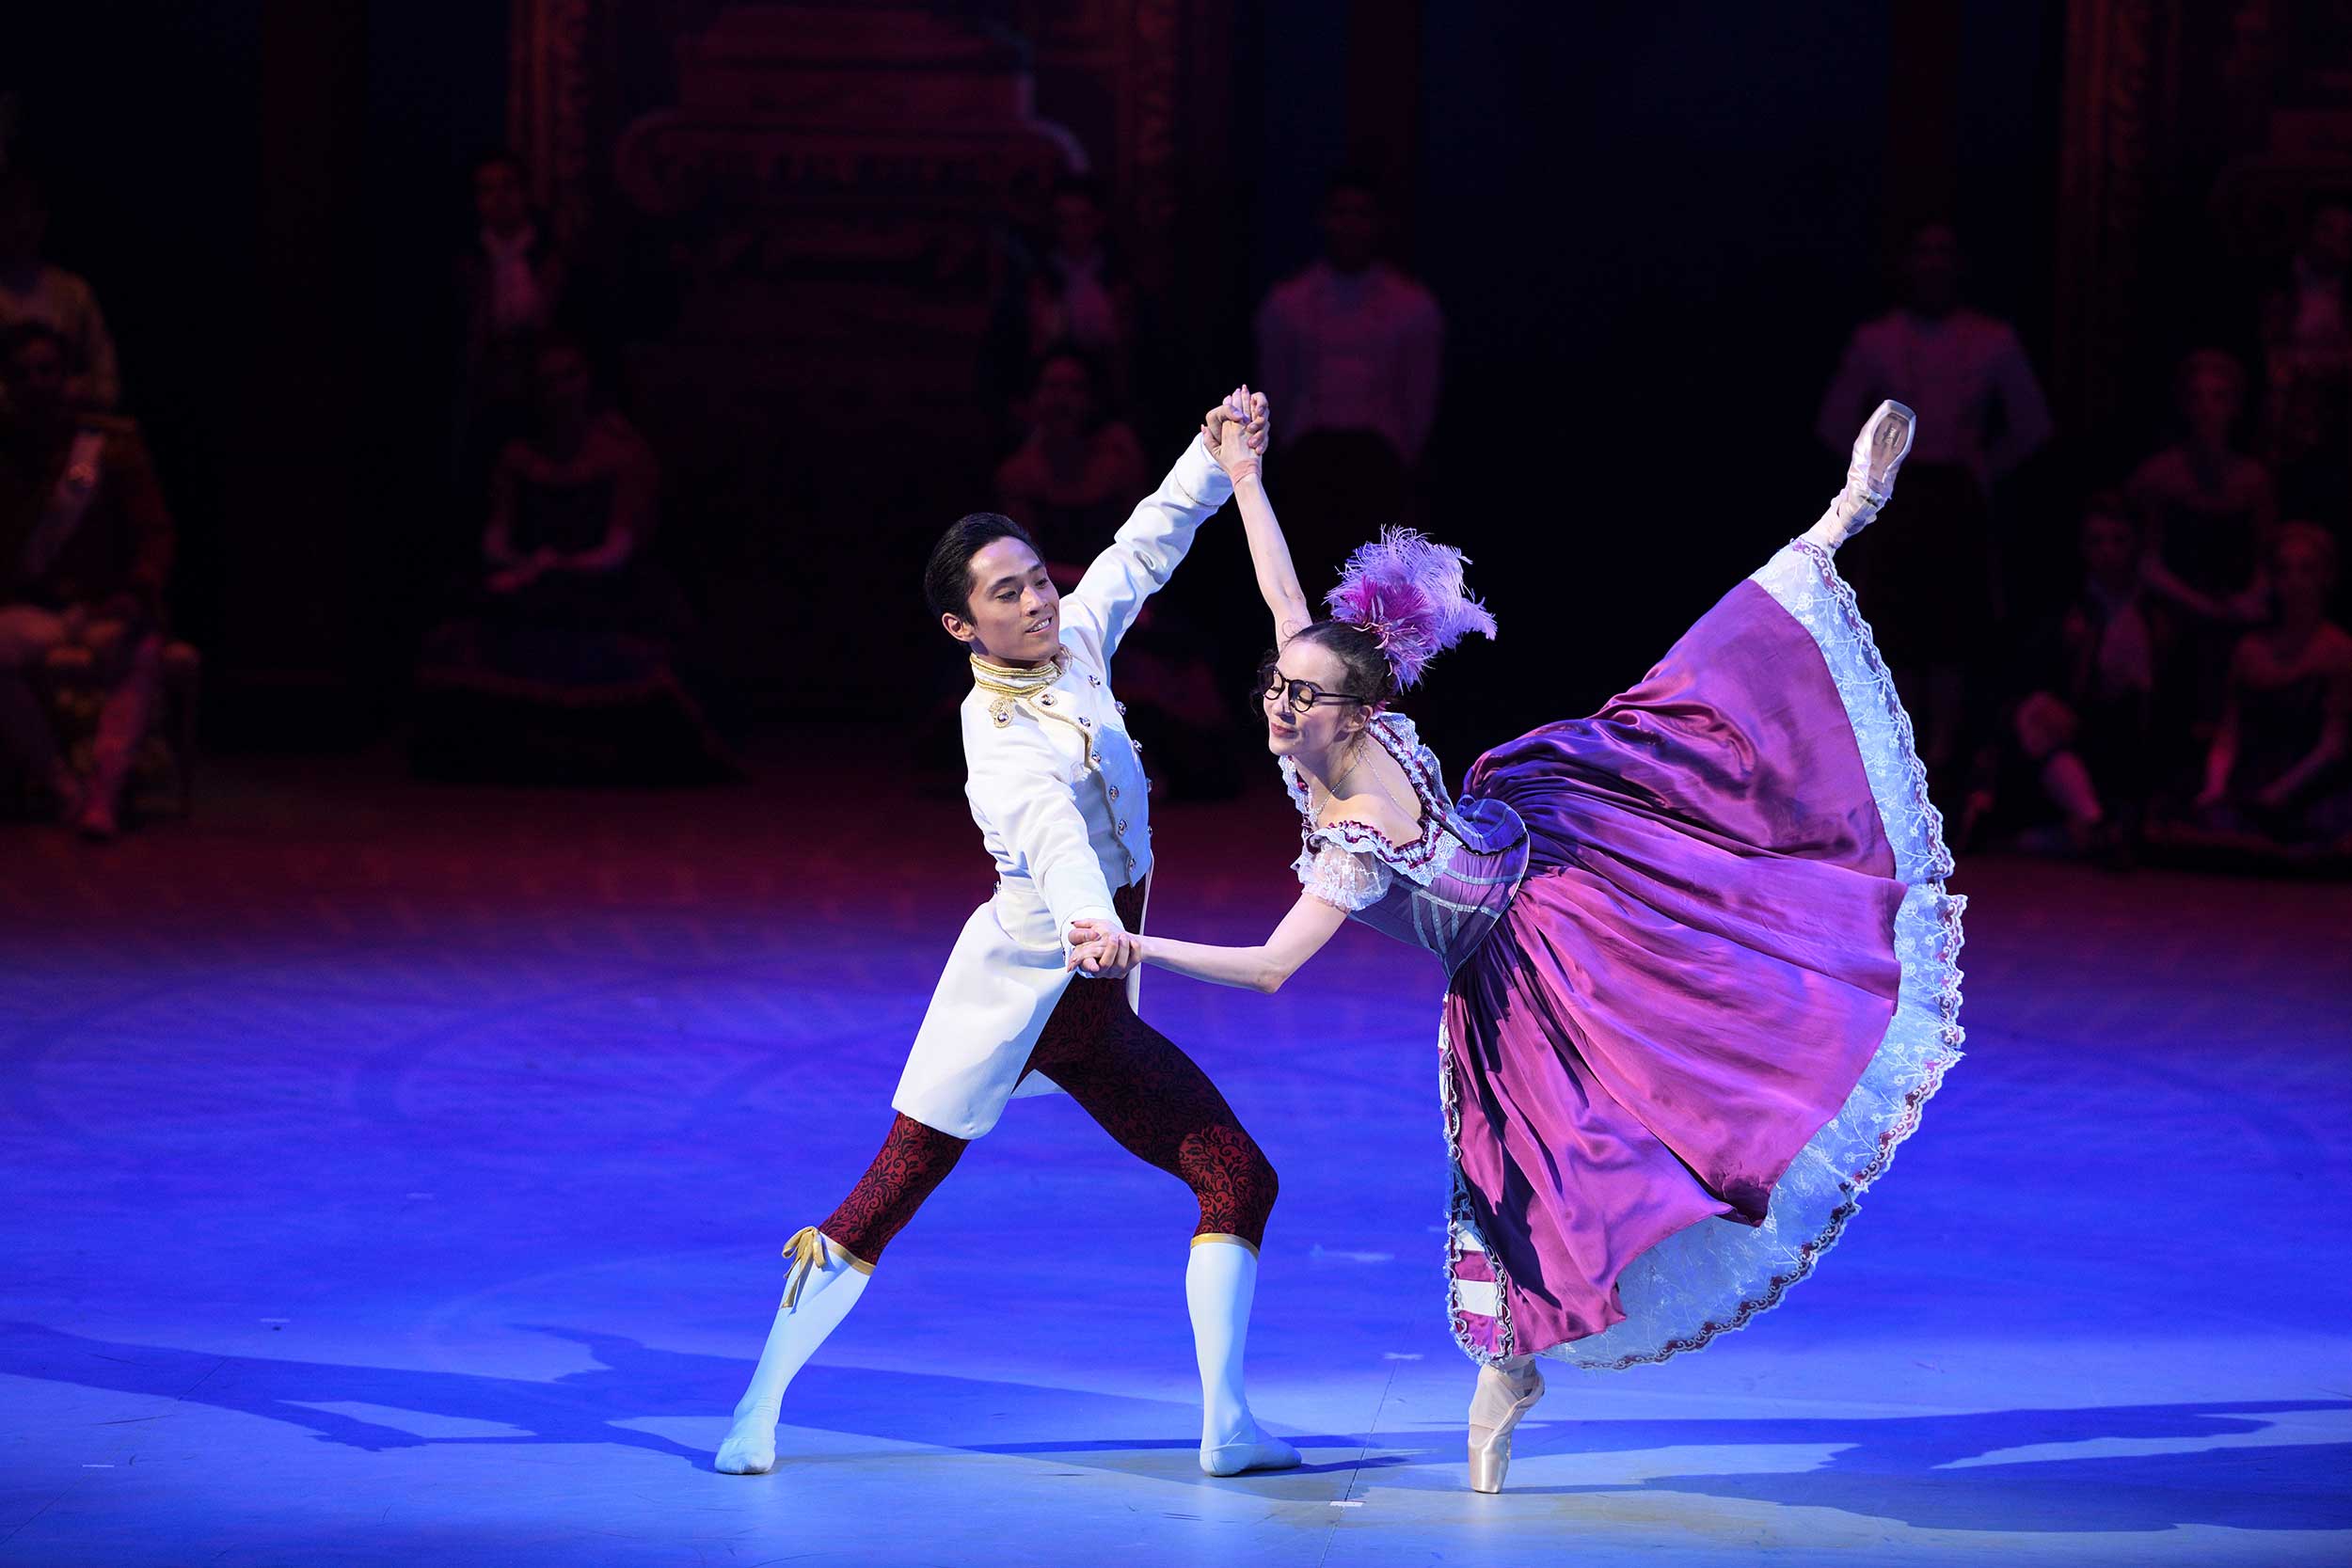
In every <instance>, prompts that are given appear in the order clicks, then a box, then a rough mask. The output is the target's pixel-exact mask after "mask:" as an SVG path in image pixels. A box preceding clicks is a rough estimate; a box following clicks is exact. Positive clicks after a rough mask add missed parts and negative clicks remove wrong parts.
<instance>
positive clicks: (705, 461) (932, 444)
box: [510, 0, 1232, 702]
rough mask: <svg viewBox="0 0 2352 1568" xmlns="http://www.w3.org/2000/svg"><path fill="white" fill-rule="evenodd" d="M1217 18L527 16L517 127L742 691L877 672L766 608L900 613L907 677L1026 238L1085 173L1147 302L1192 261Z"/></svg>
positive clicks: (544, 9) (965, 495) (986, 466)
mask: <svg viewBox="0 0 2352 1568" xmlns="http://www.w3.org/2000/svg"><path fill="white" fill-rule="evenodd" d="M1226 21H1227V17H1226V8H1225V7H1224V5H1222V4H1221V3H1220V4H1208V5H1192V6H1184V7H1180V6H1177V5H1175V4H1173V3H1172V0H1079V3H1070V4H1060V5H1048V4H1006V5H998V6H993V7H985V8H981V7H971V8H957V7H946V6H924V5H903V4H886V3H851V4H831V5H827V4H798V5H749V4H723V3H717V0H631V3H628V4H624V3H623V0H515V10H514V24H513V34H512V37H513V46H512V60H511V78H510V81H511V98H510V121H511V123H510V133H511V135H512V137H513V140H514V143H515V145H516V148H517V150H520V151H521V152H522V153H523V154H524V156H525V157H526V159H527V160H528V161H529V163H530V165H531V166H532V170H533V176H534V179H535V180H536V182H537V183H538V185H539V194H540V197H541V198H542V200H543V202H544V203H545V205H546V207H547V208H548V211H549V213H550V214H552V215H553V217H554V219H555V222H556V226H557V228H558V229H559V230H560V231H562V232H563V233H564V235H565V236H566V237H567V239H568V240H569V242H570V243H571V244H572V245H574V246H575V247H576V248H577V249H578V251H579V252H580V255H581V257H582V258H583V261H584V262H585V270H586V271H588V272H589V273H591V274H593V275H594V276H596V277H600V278H602V279H604V280H605V281H604V292H605V295H606V306H607V309H606V316H607V319H608V321H609V322H610V323H611V325H612V337H613V338H614V339H616V340H617V341H619V342H621V343H622V345H623V352H622V355H621V357H622V360H623V363H624V366H625V372H626V380H627V383H628V387H627V391H628V401H629V403H630V405H631V407H632V408H633V409H634V410H635V411H636V412H637V414H638V415H639V417H640V418H641V419H642V420H643V421H644V423H645V424H646V426H647V429H648V434H649V435H650V436H652V437H653V438H654V440H655V443H656V445H657V447H658V448H659V449H660V451H661V454H662V456H663V459H664V463H665V467H666V468H667V469H668V471H669V478H670V483H669V485H668V495H669V497H670V502H669V504H668V505H667V506H665V521H664V526H665V528H670V529H673V530H678V529H685V530H689V531H691V538H688V539H679V538H677V537H676V536H675V534H674V536H673V539H672V547H673V551H674V553H681V552H682V553H685V554H687V555H689V556H691V557H692V558H693V559H695V560H696V561H698V562H700V564H701V566H702V568H703V571H702V574H701V575H702V576H703V577H704V578H706V581H707V592H708V593H709V594H710V595H711V597H712V601H713V602H712V607H711V608H712V615H711V619H712V621H713V623H714V626H715V628H716V630H717V632H718V634H719V638H720V641H721V642H722V644H723V648H722V657H723V661H724V662H725V663H726V664H727V665H728V666H730V667H731V668H732V669H733V670H734V671H735V672H736V673H739V674H744V675H752V676H757V677H763V678H768V679H771V680H777V681H781V682H783V683H784V684H785V685H786V686H787V692H786V695H787V699H791V700H801V699H806V700H810V701H816V700H821V699H826V698H839V699H841V700H843V701H844V702H854V701H858V700H861V698H862V697H863V696H865V695H868V694H870V692H872V691H879V690H881V689H884V688H885V687H886V686H888V685H889V684H890V682H891V679H892V678H894V677H895V674H896V672H895V670H893V669H892V664H893V660H892V659H891V658H890V657H883V658H882V659H881V660H880V662H879V664H878V665H876V666H875V667H874V668H871V669H867V668H863V667H861V668H850V669H841V668H834V669H828V670H824V671H822V672H817V673H811V672H809V671H807V670H805V669H803V668H802V667H801V666H802V664H803V661H800V660H795V659H789V658H779V657H777V656H776V651H775V649H774V641H775V636H776V628H777V618H776V607H777V606H778V605H779V604H782V605H789V606H792V607H793V608H794V611H795V612H796V613H798V612H800V611H801V610H803V609H805V610H806V611H807V612H808V613H811V614H813V615H815V616H816V617H817V618H818V623H819V625H820V626H821V627H824V628H826V629H845V628H847V627H849V626H851V625H852V624H853V623H852V622H851V621H850V616H851V615H852V614H853V613H854V614H856V615H861V616H870V615H871V614H872V613H873V604H874V603H875V602H879V603H881V604H882V605H885V606H886V607H887V611H888V613H889V615H890V617H891V619H890V621H889V623H888V624H889V626H890V627H891V632H892V636H891V638H890V641H891V642H892V643H893V644H894V646H895V647H896V648H897V650H898V662H899V663H903V662H904V659H905V657H906V656H905V652H904V650H905V644H906V643H907V642H908V641H910V639H909V638H906V637H900V636H898V632H899V631H900V630H901V629H902V628H901V627H900V626H899V624H898V619H897V617H898V615H899V614H901V613H903V614H904V615H905V616H906V617H907V624H906V626H904V628H903V629H904V630H905V631H907V632H910V633H912V632H914V631H916V630H919V627H917V626H915V624H914V623H915V621H916V620H917V619H918V615H917V612H916V610H915V609H914V607H915V605H916V602H917V601H916V596H915V594H914V592H913V588H912V584H913V581H914V576H915V571H916V567H917V563H918V562H919V552H920V550H921V548H922V547H923V546H924V545H926V544H927V543H928V541H929V540H930V537H931V536H933V535H935V534H936V532H937V531H938V530H939V529H940V528H941V527H942V526H944V525H945V523H946V521H948V520H950V519H952V518H953V517H954V516H955V515H958V514H959V513H961V512H962V511H966V510H971V509H973V508H975V507H980V506H985V505H987V504H988V503H989V496H990V491H989V487H988V480H989V475H990V473H991V471H992V467H993V461H994V459H995V458H996V457H997V456H998V455H999V453H998V452H996V451H994V450H993V443H994V441H995V440H996V439H997V437H998V436H999V435H1000V430H999V427H996V426H993V425H992V423H991V421H990V420H989V418H988V417H987V415H986V413H985V411H984V410H983V409H982V408H981V407H980V406H979V404H978V403H977V399H976V396H975V388H976V386H977V381H978V376H977V366H978V360H979V356H980V353H981V350H982V344H983V338H984V334H985V332H986V329H987V326H988V324H989V320H990V312H991V306H992V302H993V300H994V299H995V298H996V297H997V294H998V292H999V290H1000V289H1001V288H1002V287H1003V283H1004V274H1005V266H1006V259H1007V257H1008V255H1009V246H1008V241H1009V238H1010V237H1011V236H1014V235H1018V234H1021V233H1023V232H1025V231H1033V230H1035V228H1036V227H1037V226H1038V225H1039V223H1040V221H1041V218H1042V217H1043V215H1044V209H1045V204H1046V203H1045V198H1046V195H1047V193H1048V191H1049V190H1050V188H1051V186H1052V183H1053V182H1054V181H1055V180H1056V179H1057V178H1058V177H1059V176H1061V175H1063V174H1065V173H1070V172H1091V173H1093V174H1095V175H1096V176H1098V177H1099V178H1100V179H1101V180H1102V182H1103V183H1104V186H1105V187H1106V188H1107V191H1108V193H1109V195H1110V198H1111V201H1112V207H1113V213H1112V218H1113V230H1114V232H1115V235H1116V237H1117V239H1118V241H1119V243H1120V245H1121V247H1122V249H1123V250H1124V252H1125V254H1126V255H1127V257H1128V258H1129V260H1130V262H1131V265H1132V270H1133V273H1134V275H1135V279H1136V285H1137V287H1138V289H1139V290H1141V291H1143V292H1144V293H1147V294H1149V293H1154V292H1164V291H1166V290H1167V289H1168V286H1169V283H1170V281H1171V280H1172V279H1173V278H1175V277H1186V276H1195V275H1196V274H1195V273H1194V271H1193V270H1192V269H1194V268H1195V266H1196V264H1197V263H1198V262H1200V260H1201V259H1200V256H1199V254H1198V251H1199V249H1200V246H1201V245H1203V244H1204V243H1205V242H1204V241H1203V240H1202V239H1200V238H1199V237H1197V236H1200V234H1201V233H1202V231H1203V230H1215V229H1216V227H1217V226H1216V225H1212V224H1207V223H1204V222H1202V221H1200V220H1201V219H1202V218H1203V217H1204V216H1206V215H1209V214H1203V213H1201V212H1200V211H1198V208H1199V207H1200V202H1199V201H1198V200H1197V199H1196V198H1195V195H1194V192H1195V191H1196V190H1197V189H1199V188H1200V187H1201V186H1202V184H1203V183H1204V182H1202V181H1201V180H1200V179H1199V178H1198V171H1201V170H1207V169H1214V168H1215V167H1216V165H1217V161H1218V160H1219V158H1220V157H1221V155H1222V152H1223V150H1224V137H1225V135H1226V129H1227V124H1228V121H1229V119H1230V114H1231V111H1230V107H1229V104H1230V93H1229V91H1228V88H1227V86H1226V84H1227V79H1228V76H1229V74H1230V61H1231V59H1232V48H1231V46H1230V42H1229V40H1227V38H1226V36H1225V24H1226ZM1211 237H1212V238H1213V237H1214V236H1213V235H1212V236H1211ZM1220 276H1221V274H1220ZM1216 303H1221V302H1216ZM818 580H821V581H822V582H823V584H824V587H823V589H822V591H821V593H818V594H816V595H814V597H815V598H817V599H818V600H821V601H822V602H821V603H816V604H811V603H810V598H811V594H810V584H811V583H812V582H813V581H818ZM852 605H854V606H856V607H857V608H856V609H855V610H850V609H849V608H847V607H850V606H852ZM926 651H932V650H926Z"/></svg>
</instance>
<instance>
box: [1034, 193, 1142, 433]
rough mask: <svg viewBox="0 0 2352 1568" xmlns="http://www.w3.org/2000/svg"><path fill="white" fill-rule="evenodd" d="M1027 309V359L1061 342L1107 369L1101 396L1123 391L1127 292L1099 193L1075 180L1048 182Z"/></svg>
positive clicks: (1129, 309)
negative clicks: (1049, 219)
mask: <svg viewBox="0 0 2352 1568" xmlns="http://www.w3.org/2000/svg"><path fill="white" fill-rule="evenodd" d="M1027 304H1028V329H1029V354H1030V356H1031V357H1032V358H1036V357H1039V356H1042V355H1044V354H1045V353H1047V352H1048V351H1049V350H1051V349H1052V348H1053V346H1054V345H1055V344H1057V343H1062V344H1068V345H1070V346H1072V347H1074V348H1077V349H1080V350H1082V351H1084V352H1086V353H1088V354H1091V355H1094V356H1096V357H1097V358H1098V359H1100V360H1101V361H1102V362H1104V363H1105V364H1107V365H1108V366H1109V367H1110V368H1111V372H1112V375H1111V384H1110V386H1109V388H1106V389H1107V390H1116V389H1118V388H1120V387H1121V386H1123V385H1124V372H1125V368H1126V355H1127V346H1128V340H1129V335H1130V331H1131V325H1132V321H1131V318H1132V316H1133V313H1134V309H1135V289H1134V285H1133V284H1132V283H1130V282H1129V281H1128V278H1127V274H1126V268H1125V267H1124V266H1122V265H1121V264H1120V260H1119V257H1118V254H1117V252H1116V251H1114V250H1113V249H1112V248H1111V245H1110V243H1109V235H1108V224H1107V222H1106V221H1105V214H1104V211H1103V193H1102V189H1101V187H1100V186H1098V185H1097V184H1096V183H1095V182H1093V181H1091V180H1089V179H1088V178H1086V177H1085V176H1083V175H1067V176H1064V177H1063V178H1062V179H1061V180H1059V181H1057V182H1056V183H1055V186H1054V202H1053V227H1052V229H1051V230H1050V232H1049V233H1048V235H1047V238H1046V244H1045V246H1044V250H1043V253H1042V254H1041V256H1040V257H1039V258H1038V267H1037V270H1036V271H1035V272H1033V273H1031V274H1030V275H1029V279H1028V289H1027Z"/></svg>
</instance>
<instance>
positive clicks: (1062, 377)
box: [1031, 356, 1094, 435]
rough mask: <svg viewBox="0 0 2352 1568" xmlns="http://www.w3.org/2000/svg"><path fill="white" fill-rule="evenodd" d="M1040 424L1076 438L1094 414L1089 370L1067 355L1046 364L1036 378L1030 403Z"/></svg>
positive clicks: (1092, 381) (1060, 433) (1092, 388)
mask: <svg viewBox="0 0 2352 1568" xmlns="http://www.w3.org/2000/svg"><path fill="white" fill-rule="evenodd" d="M1031 412H1032V414H1033V416H1034V417H1035V418H1036V420H1037V422H1038V423H1039V424H1041V425H1043V426H1044V427H1045V428H1046V429H1048V430H1051V431H1053V432H1055V433H1056V434H1057V435H1074V434H1076V433H1077V432H1079V431H1082V430H1084V429H1085V428H1086V422H1087V420H1089V419H1091V418H1092V417H1093V415H1094V380H1093V377H1091V376H1090V375H1089V374H1088V373H1087V368H1086V367H1085V366H1084V365H1082V364H1080V363H1079V362H1078V361H1077V360H1075V359H1072V358H1070V357H1068V356H1063V357H1061V358H1058V359H1052V360H1048V361H1047V362H1046V366H1045V369H1044V370H1043V371H1042V372H1039V375H1038V378H1037V396H1036V397H1035V398H1033V399H1032V400H1031Z"/></svg>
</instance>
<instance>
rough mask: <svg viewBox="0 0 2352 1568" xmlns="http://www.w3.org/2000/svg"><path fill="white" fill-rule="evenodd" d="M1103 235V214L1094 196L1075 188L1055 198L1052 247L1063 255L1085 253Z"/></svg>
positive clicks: (1082, 254) (1092, 247)
mask: <svg viewBox="0 0 2352 1568" xmlns="http://www.w3.org/2000/svg"><path fill="white" fill-rule="evenodd" d="M1102 237H1103V214H1101V213H1099V212H1097V211H1096V210H1095V206H1094V198H1092V197H1090V196H1086V195H1082V194H1081V193H1079V192H1077V191H1064V192H1063V193H1062V194H1061V195H1059V196H1057V197H1056V198H1054V246H1055V248H1056V249H1057V250H1060V251H1061V252H1063V253H1064V254H1065V255H1070V256H1084V255H1087V254H1088V253H1089V252H1090V251H1092V250H1093V249H1094V246H1095V244H1096V242H1098V241H1099V240H1101V239H1102Z"/></svg>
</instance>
